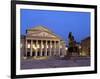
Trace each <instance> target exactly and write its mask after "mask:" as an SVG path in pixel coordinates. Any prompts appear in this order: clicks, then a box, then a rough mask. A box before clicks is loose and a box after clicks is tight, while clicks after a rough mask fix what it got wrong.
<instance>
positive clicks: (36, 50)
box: [35, 40, 38, 56]
mask: <svg viewBox="0 0 100 79" xmlns="http://www.w3.org/2000/svg"><path fill="white" fill-rule="evenodd" d="M37 52H38V40H36V49H35V56H37Z"/></svg>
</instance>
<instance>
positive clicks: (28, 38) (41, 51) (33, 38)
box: [21, 26, 66, 58]
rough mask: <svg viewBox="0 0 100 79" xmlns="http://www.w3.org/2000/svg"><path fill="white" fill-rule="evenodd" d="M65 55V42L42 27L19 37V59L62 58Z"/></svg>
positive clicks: (28, 30) (29, 30)
mask: <svg viewBox="0 0 100 79" xmlns="http://www.w3.org/2000/svg"><path fill="white" fill-rule="evenodd" d="M65 55H66V44H65V41H64V40H62V39H61V38H60V37H58V36H57V35H56V34H54V33H53V32H52V31H50V30H49V29H47V28H45V27H43V26H37V27H34V28H31V29H27V30H26V34H25V35H21V57H26V58H28V57H44V56H47V57H51V56H58V57H63V56H65Z"/></svg>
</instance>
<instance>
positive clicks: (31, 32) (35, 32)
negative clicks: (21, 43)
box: [27, 26, 59, 38]
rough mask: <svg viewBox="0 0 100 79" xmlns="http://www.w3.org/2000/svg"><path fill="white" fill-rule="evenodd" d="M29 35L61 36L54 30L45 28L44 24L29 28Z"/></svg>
mask: <svg viewBox="0 0 100 79" xmlns="http://www.w3.org/2000/svg"><path fill="white" fill-rule="evenodd" d="M27 36H38V37H53V38H59V37H58V36H57V35H55V34H54V33H53V32H51V31H50V30H48V29H47V28H44V27H42V26H38V27H35V28H32V29H28V30H27Z"/></svg>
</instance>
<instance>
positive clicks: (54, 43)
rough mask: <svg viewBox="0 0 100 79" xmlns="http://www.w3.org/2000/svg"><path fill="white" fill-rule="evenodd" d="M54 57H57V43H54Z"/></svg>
mask: <svg viewBox="0 0 100 79" xmlns="http://www.w3.org/2000/svg"><path fill="white" fill-rule="evenodd" d="M54 55H56V41H54Z"/></svg>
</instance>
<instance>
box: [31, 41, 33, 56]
mask: <svg viewBox="0 0 100 79" xmlns="http://www.w3.org/2000/svg"><path fill="white" fill-rule="evenodd" d="M32 45H33V40H31V44H30V56H32V47H33V46H32Z"/></svg>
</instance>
